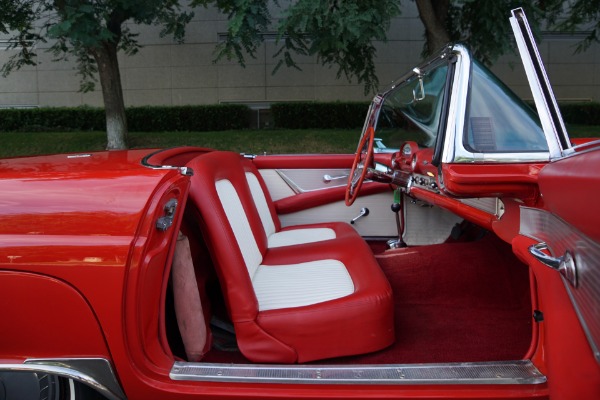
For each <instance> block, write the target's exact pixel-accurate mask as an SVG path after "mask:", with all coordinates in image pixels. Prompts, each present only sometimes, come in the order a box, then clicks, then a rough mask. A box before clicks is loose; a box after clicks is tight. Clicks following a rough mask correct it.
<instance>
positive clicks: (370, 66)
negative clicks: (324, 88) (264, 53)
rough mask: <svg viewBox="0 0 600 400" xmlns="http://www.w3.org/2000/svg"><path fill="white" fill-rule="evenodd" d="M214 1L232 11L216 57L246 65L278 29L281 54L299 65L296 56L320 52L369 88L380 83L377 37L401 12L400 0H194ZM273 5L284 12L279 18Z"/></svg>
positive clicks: (195, 0)
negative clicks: (376, 69) (376, 72)
mask: <svg viewBox="0 0 600 400" xmlns="http://www.w3.org/2000/svg"><path fill="white" fill-rule="evenodd" d="M213 3H214V4H215V5H216V6H217V8H218V9H219V10H221V11H222V12H224V13H225V14H227V15H228V17H229V23H228V28H227V38H226V39H225V41H224V42H223V43H221V44H219V46H218V47H217V60H219V59H221V58H226V59H228V60H232V59H234V60H236V61H238V62H239V63H240V64H241V65H245V57H246V56H250V57H255V55H256V51H257V50H258V47H259V46H260V45H261V43H262V42H263V41H264V39H265V37H266V36H272V35H273V34H274V33H276V35H277V41H276V45H277V46H278V51H277V53H276V55H275V57H276V59H277V60H278V62H277V64H276V67H275V69H274V71H273V72H274V73H275V72H276V71H277V69H279V68H280V67H281V66H282V65H284V64H285V65H287V66H289V67H294V68H297V69H300V66H299V65H298V64H297V63H296V61H295V59H294V56H295V55H296V54H299V55H308V56H316V57H317V59H318V60H319V61H320V62H321V63H322V64H323V65H333V64H335V65H337V66H338V72H337V75H338V78H339V77H341V76H342V75H344V76H345V77H346V78H347V79H348V80H351V79H353V78H356V79H357V81H358V82H359V83H363V84H364V85H365V93H368V92H369V91H370V90H374V89H376V88H377V83H378V82H377V76H376V74H375V67H374V59H375V56H376V54H375V53H376V49H375V46H374V44H373V42H374V41H385V40H386V32H387V30H388V28H389V26H390V20H391V18H393V17H395V16H396V15H399V14H400V7H399V6H400V1H399V0H345V1H338V0H328V1H323V0H298V1H294V2H287V1H286V2H285V3H284V2H282V5H280V4H279V1H277V0H275V1H273V2H268V1H264V0H192V5H202V6H208V5H210V4H213ZM269 5H271V6H272V8H273V9H276V10H277V12H278V13H279V14H281V18H279V19H275V18H273V16H272V14H271V10H270V8H269Z"/></svg>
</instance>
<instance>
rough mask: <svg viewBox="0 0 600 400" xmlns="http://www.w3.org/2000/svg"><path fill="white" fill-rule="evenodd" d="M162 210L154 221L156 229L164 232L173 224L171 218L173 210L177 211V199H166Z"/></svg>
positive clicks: (173, 215)
mask: <svg viewBox="0 0 600 400" xmlns="http://www.w3.org/2000/svg"><path fill="white" fill-rule="evenodd" d="M163 210H164V212H165V213H164V215H163V216H162V217H160V218H159V219H158V220H157V221H156V229H158V230H159V231H163V232H164V231H166V230H167V229H169V228H170V227H171V225H173V218H175V211H177V199H171V200H169V201H167V203H166V204H165V207H164V208H163Z"/></svg>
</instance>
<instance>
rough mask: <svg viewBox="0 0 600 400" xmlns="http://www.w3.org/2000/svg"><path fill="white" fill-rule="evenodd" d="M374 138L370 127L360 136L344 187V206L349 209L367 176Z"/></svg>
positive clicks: (371, 158) (373, 132)
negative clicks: (346, 183)
mask: <svg viewBox="0 0 600 400" xmlns="http://www.w3.org/2000/svg"><path fill="white" fill-rule="evenodd" d="M374 138H375V129H373V127H372V126H369V127H368V128H367V131H366V132H365V134H364V135H362V136H361V138H360V141H359V142H358V148H357V150H356V155H355V156H354V163H353V164H352V169H351V170H350V176H349V177H348V185H347V186H346V205H347V206H348V207H350V206H351V205H352V203H354V200H356V198H357V197H358V192H359V191H360V188H361V186H362V184H363V182H364V180H365V176H366V175H367V167H368V166H369V165H371V163H372V161H373V142H374Z"/></svg>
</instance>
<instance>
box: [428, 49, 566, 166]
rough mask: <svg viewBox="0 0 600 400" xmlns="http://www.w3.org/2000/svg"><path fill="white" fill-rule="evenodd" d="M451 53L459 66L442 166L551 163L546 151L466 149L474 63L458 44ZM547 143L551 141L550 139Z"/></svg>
mask: <svg viewBox="0 0 600 400" xmlns="http://www.w3.org/2000/svg"><path fill="white" fill-rule="evenodd" d="M452 51H453V53H454V54H455V56H456V63H455V73H454V81H453V83H452V93H451V97H450V105H449V107H448V115H447V118H448V122H447V125H446V132H445V133H444V135H445V140H444V146H443V149H442V157H441V161H442V163H477V162H486V163H521V162H548V161H549V160H550V153H549V152H547V151H543V152H494V153H489V152H488V153H486V152H472V151H469V150H468V149H466V148H465V146H464V142H463V136H464V132H465V124H466V120H465V119H466V115H467V109H468V105H469V104H468V98H469V91H470V85H471V74H472V63H473V60H472V57H471V54H470V52H469V50H468V49H467V48H466V47H465V46H464V45H462V44H455V45H454V46H453V48H452ZM438 140H439V137H438ZM552 140H554V141H555V140H556V139H555V138H553V139H552ZM546 141H547V142H549V141H550V140H549V138H548V136H547V135H546ZM554 143H555V142H554ZM548 145H549V146H551V144H550V143H548Z"/></svg>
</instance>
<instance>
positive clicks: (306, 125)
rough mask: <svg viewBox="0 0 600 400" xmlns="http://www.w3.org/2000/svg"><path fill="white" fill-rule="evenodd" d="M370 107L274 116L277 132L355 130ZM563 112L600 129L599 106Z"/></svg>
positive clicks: (296, 107)
mask: <svg viewBox="0 0 600 400" xmlns="http://www.w3.org/2000/svg"><path fill="white" fill-rule="evenodd" d="M532 106H533V104H532ZM368 107H369V105H368V103H357V102H353V103H343V102H332V103H321V102H297V103H278V104H273V105H272V106H271V113H272V116H273V123H274V125H275V127H276V128H287V129H329V128H331V129H344V128H347V129H353V128H362V126H363V124H364V121H365V117H366V115H367V110H368ZM534 109H535V106H534ZM560 109H561V113H562V115H563V118H564V119H565V122H567V123H571V124H581V125H600V103H593V102H592V103H561V104H560Z"/></svg>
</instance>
